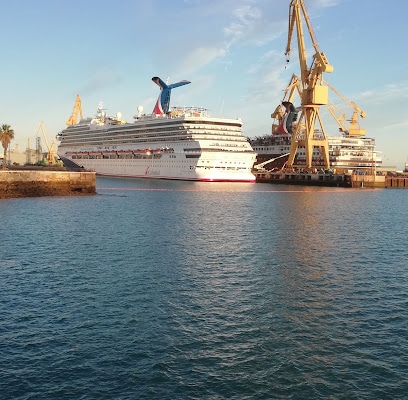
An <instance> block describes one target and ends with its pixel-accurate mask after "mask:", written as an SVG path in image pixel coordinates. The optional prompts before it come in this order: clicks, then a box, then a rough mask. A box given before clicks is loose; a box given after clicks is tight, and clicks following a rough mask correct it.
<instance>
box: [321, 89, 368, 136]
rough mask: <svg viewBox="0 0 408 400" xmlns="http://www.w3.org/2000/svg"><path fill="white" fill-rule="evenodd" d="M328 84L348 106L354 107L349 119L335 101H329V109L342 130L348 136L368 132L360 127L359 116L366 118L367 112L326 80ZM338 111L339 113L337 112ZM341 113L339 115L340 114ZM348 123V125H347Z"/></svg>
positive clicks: (361, 134)
mask: <svg viewBox="0 0 408 400" xmlns="http://www.w3.org/2000/svg"><path fill="white" fill-rule="evenodd" d="M325 83H326V85H327V86H328V87H329V88H330V90H331V91H333V92H334V93H335V94H336V95H337V96H338V97H340V99H342V100H343V101H344V102H345V103H346V104H347V105H348V106H350V107H351V108H352V109H353V114H352V115H351V118H350V119H349V120H348V119H347V118H346V116H345V115H344V113H341V112H338V111H337V107H336V106H335V105H334V103H332V102H330V101H329V104H327V109H328V110H329V112H330V114H331V115H332V117H333V118H334V119H335V120H336V122H337V124H338V125H339V127H340V130H341V132H343V133H344V134H345V135H346V136H353V137H360V136H364V135H365V134H366V130H365V129H364V128H361V127H360V122H359V118H360V117H361V118H366V117H367V114H366V113H365V112H364V111H363V110H362V109H361V108H360V107H359V106H358V105H357V104H356V103H354V102H353V101H350V100H347V99H346V98H345V97H344V96H343V95H342V94H341V93H339V92H338V91H337V90H336V89H335V88H334V87H333V86H332V85H330V83H328V82H326V81H325ZM336 112H337V113H336ZM338 114H339V115H338ZM347 123H349V124H348V126H347Z"/></svg>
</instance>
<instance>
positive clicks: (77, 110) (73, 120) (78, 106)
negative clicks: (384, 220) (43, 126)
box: [65, 94, 83, 125]
mask: <svg viewBox="0 0 408 400" xmlns="http://www.w3.org/2000/svg"><path fill="white" fill-rule="evenodd" d="M78 117H80V118H81V119H82V118H83V115H82V103H81V98H80V97H79V94H77V95H76V98H75V103H74V109H73V110H72V114H71V115H70V116H69V118H68V119H67V122H65V125H76V124H77V123H78Z"/></svg>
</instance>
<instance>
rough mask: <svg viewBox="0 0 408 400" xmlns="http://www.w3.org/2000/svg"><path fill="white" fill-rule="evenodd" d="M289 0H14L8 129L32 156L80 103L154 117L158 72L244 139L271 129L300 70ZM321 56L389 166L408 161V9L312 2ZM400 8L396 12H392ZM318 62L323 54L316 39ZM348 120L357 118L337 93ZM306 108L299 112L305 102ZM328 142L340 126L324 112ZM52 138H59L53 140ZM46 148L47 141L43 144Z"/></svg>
mask: <svg viewBox="0 0 408 400" xmlns="http://www.w3.org/2000/svg"><path fill="white" fill-rule="evenodd" d="M289 2H290V1H289V0H184V1H183V0H174V1H168V0H71V1H62V0H36V1H32V0H13V1H2V2H1V3H0V12H1V15H2V35H1V38H0V43H1V49H2V55H3V57H2V63H1V74H0V82H1V93H2V95H1V97H0V123H1V124H3V123H7V124H9V125H11V126H12V128H13V129H14V131H15V137H16V140H15V142H16V143H18V144H19V146H20V149H22V150H24V149H25V147H26V146H27V139H28V138H30V142H31V144H32V146H33V145H34V140H35V134H36V131H37V129H38V126H39V124H40V122H41V121H44V123H45V125H46V127H47V128H48V131H49V132H50V133H51V134H52V135H55V134H56V133H57V132H58V131H60V130H61V129H63V128H64V127H65V121H66V120H67V118H68V117H69V115H70V114H71V112H72V108H73V105H74V100H75V96H76V94H77V93H79V94H80V96H81V99H82V107H83V112H84V116H92V115H93V114H94V112H95V111H96V108H97V106H98V103H99V102H101V101H102V102H103V104H104V107H105V108H106V109H107V111H108V113H110V114H115V113H116V112H118V111H120V112H121V113H122V115H123V118H124V119H126V120H127V121H131V120H132V117H133V116H134V115H135V114H136V112H137V107H138V106H139V105H142V106H143V107H144V110H145V112H148V113H150V112H151V110H152V109H153V106H154V103H155V101H156V99H157V96H158V94H159V92H158V87H157V86H156V85H155V84H154V83H153V82H152V81H151V78H152V77H153V76H160V77H161V78H162V79H163V80H166V79H169V82H170V83H172V82H176V81H179V80H182V79H187V80H189V81H191V84H190V85H187V86H183V87H181V88H178V89H175V90H174V91H173V92H172V102H171V104H172V105H173V106H176V105H178V106H184V105H186V106H200V107H206V108H208V109H209V110H210V112H211V114H212V115H213V116H220V115H222V116H224V117H231V118H235V117H240V118H242V120H243V121H244V133H245V135H246V136H249V137H253V136H258V135H263V134H267V133H270V129H271V123H272V120H271V118H270V114H271V112H272V111H273V110H274V109H275V107H276V106H277V105H278V104H279V103H280V101H281V99H282V95H283V89H284V88H285V87H286V86H287V84H288V82H289V79H290V77H291V75H292V73H295V74H298V73H299V64H298V58H297V51H296V42H294V43H293V49H294V51H293V54H292V56H291V58H290V62H289V64H287V63H286V57H285V55H284V51H285V47H286V43H287V27H288V10H289ZM305 4H306V8H307V11H308V13H309V16H310V19H311V23H312V26H313V29H314V32H315V37H316V39H317V41H318V43H319V46H320V50H321V51H323V52H325V53H326V55H327V58H328V60H329V62H330V63H331V64H332V65H333V66H334V72H333V73H331V74H326V75H325V78H326V80H327V81H328V82H329V83H330V84H331V85H332V86H334V87H335V88H336V89H337V90H338V91H339V92H340V93H341V94H343V95H344V96H345V97H346V98H347V99H349V100H351V101H354V102H355V103H357V104H358V105H359V106H360V108H361V109H363V110H364V111H365V112H366V113H367V118H365V119H363V120H361V126H362V127H364V128H366V130H367V135H366V136H367V137H374V138H375V139H376V142H377V149H378V150H380V151H382V152H383V155H384V165H394V166H396V167H397V168H398V169H402V168H403V166H404V163H405V162H406V161H407V160H408V129H407V128H408V116H407V110H406V106H407V105H408V104H407V103H408V90H407V89H408V77H407V72H406V71H407V70H408V52H407V51H406V50H407V45H406V39H407V37H408V35H407V33H408V29H407V28H406V21H405V20H406V15H407V13H408V2H406V1H405V0H394V1H393V2H392V3H389V2H386V1H384V0H305ZM390 4H392V7H391V6H390ZM306 45H307V55H308V56H311V55H312V54H313V51H312V49H311V44H310V41H309V37H308V36H307V35H306ZM332 100H333V101H334V102H335V103H336V104H338V105H339V107H340V108H341V109H342V111H343V112H345V113H346V115H350V116H351V112H352V110H351V109H350V108H349V107H347V106H345V105H344V103H342V102H341V101H339V100H338V98H336V97H335V96H333V97H332ZM295 105H299V104H295ZM324 126H325V128H326V132H327V134H328V135H331V134H337V125H336V123H335V122H334V120H333V119H332V118H331V117H330V116H329V115H327V116H326V115H324ZM50 139H51V138H50ZM43 146H44V143H43Z"/></svg>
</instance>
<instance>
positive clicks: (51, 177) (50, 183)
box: [0, 169, 96, 199]
mask: <svg viewBox="0 0 408 400" xmlns="http://www.w3.org/2000/svg"><path fill="white" fill-rule="evenodd" d="M92 194H96V174H95V172H88V171H84V172H82V171H81V172H72V171H64V170H57V171H55V170H54V171H52V170H41V169H39V170H4V171H3V170H0V199H9V198H19V197H41V196H80V195H92Z"/></svg>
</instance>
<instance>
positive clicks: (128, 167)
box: [60, 144, 255, 182]
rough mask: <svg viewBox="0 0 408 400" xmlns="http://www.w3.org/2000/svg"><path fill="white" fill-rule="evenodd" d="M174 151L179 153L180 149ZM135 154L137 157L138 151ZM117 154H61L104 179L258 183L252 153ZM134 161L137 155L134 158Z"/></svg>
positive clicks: (84, 152) (88, 152)
mask: <svg viewBox="0 0 408 400" xmlns="http://www.w3.org/2000/svg"><path fill="white" fill-rule="evenodd" d="M155 146H157V144H155ZM173 148H174V149H176V148H177V146H173ZM75 150H78V151H75ZM128 151H129V150H128ZM109 152H111V153H113V157H114V158H103V157H112V155H109ZM72 153H73V154H72ZM93 153H100V155H99V154H98V155H97V156H95V154H93ZM135 153H136V154H137V153H138V151H135ZM117 154H120V150H119V151H118V152H115V151H112V150H109V151H105V152H103V151H102V152H100V151H95V150H89V151H83V149H75V148H71V149H69V150H68V151H64V152H60V157H61V158H62V159H63V160H70V161H72V162H74V163H75V164H76V165H77V166H78V167H80V168H84V169H86V170H92V171H95V172H96V173H97V174H98V175H103V176H112V177H129V178H156V179H179V180H192V181H208V182H216V181H224V182H225V181H230V182H234V181H235V182H255V176H254V175H253V173H252V172H251V169H252V166H253V164H254V161H255V154H252V153H248V154H243V153H231V154H226V152H212V153H201V154H200V155H199V157H198V158H196V157H194V158H189V156H194V155H193V154H185V153H184V152H180V153H177V152H176V151H175V152H172V153H166V152H162V153H158V154H153V153H151V154H143V155H141V156H140V157H141V158H126V156H124V157H123V158H119V157H121V156H120V155H119V157H118V155H117ZM139 154H140V153H139ZM78 157H80V158H78ZM96 157H98V158H96ZM132 157H135V155H134V154H132Z"/></svg>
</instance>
